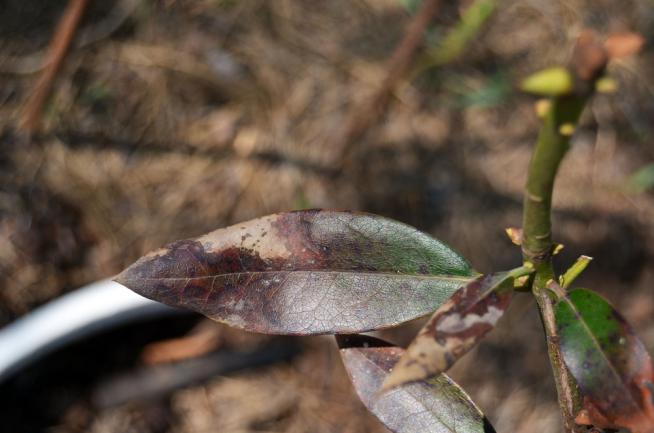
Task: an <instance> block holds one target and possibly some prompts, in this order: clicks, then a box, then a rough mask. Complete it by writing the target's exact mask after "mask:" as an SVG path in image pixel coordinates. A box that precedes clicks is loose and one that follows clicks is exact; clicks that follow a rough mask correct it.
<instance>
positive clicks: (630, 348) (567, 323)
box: [556, 289, 654, 433]
mask: <svg viewBox="0 0 654 433" xmlns="http://www.w3.org/2000/svg"><path fill="white" fill-rule="evenodd" d="M556 322H557V328H558V334H559V338H560V345H561V352H562V355H563V360H564V361H565V364H566V366H567V367H568V369H569V370H570V373H571V374H572V376H573V377H574V378H575V380H576V381H577V384H578V386H579V390H580V393H581V396H582V398H583V410H582V411H581V412H580V413H579V414H578V416H577V419H576V422H577V423H579V424H586V425H594V426H596V427H599V428H628V429H630V430H631V433H652V432H654V369H653V367H652V361H651V359H650V356H649V354H648V353H647V350H646V349H645V347H644V345H643V343H642V342H641V341H640V340H639V339H638V337H637V336H636V335H635V334H634V332H633V330H632V329H631V327H630V326H629V324H627V322H626V321H625V320H624V318H623V317H622V316H621V315H620V313H618V312H617V311H616V310H615V309H614V308H613V307H612V306H611V305H610V304H609V303H608V302H607V301H606V300H605V299H604V298H602V297H601V296H600V295H598V294H596V293H594V292H591V291H590V290H586V289H576V290H573V291H572V292H570V293H569V294H568V296H567V297H565V298H563V299H562V300H561V301H560V302H559V303H558V305H557V307H556Z"/></svg>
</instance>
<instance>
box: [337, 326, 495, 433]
mask: <svg viewBox="0 0 654 433" xmlns="http://www.w3.org/2000/svg"><path fill="white" fill-rule="evenodd" d="M337 339H338V343H339V347H340V348H341V357H342V358H343V363H344V364H345V367H346V369H347V371H348V374H349V375H350V378H351V379H352V383H353V384H354V388H355V389H356V392H357V394H358V395H359V398H361V401H363V404H364V405H365V406H366V407H367V408H368V409H369V410H370V411H371V412H372V413H373V414H375V416H377V418H379V420H380V421H381V422H382V423H383V424H384V425H385V426H386V427H387V428H388V429H389V430H391V431H392V432H395V433H413V432H415V433H494V432H495V430H494V429H493V427H492V426H491V425H490V423H489V422H488V420H487V419H486V418H485V417H484V415H483V414H482V413H481V411H480V410H479V408H477V406H475V404H474V403H473V402H472V400H471V399H470V397H469V396H468V395H467V394H466V393H465V391H463V389H461V388H460V387H459V386H458V385H457V384H456V383H455V382H454V381H453V380H452V379H450V378H449V377H448V376H447V375H445V374H441V375H439V376H437V377H435V378H432V379H429V380H425V381H420V382H416V383H412V384H410V385H406V386H403V387H402V388H398V389H396V390H394V391H392V392H388V393H384V394H382V393H380V389H381V385H382V383H383V382H384V379H385V378H386V377H387V375H388V374H389V372H390V371H391V369H392V368H393V365H395V363H396V362H397V360H398V359H400V357H401V356H402V354H403V353H404V350H403V349H401V348H399V347H393V346H391V345H390V344H389V343H387V342H385V341H382V340H378V339H376V338H372V337H367V336H363V335H352V336H338V337H337Z"/></svg>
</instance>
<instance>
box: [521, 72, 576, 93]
mask: <svg viewBox="0 0 654 433" xmlns="http://www.w3.org/2000/svg"><path fill="white" fill-rule="evenodd" d="M573 87H574V79H573V78H572V74H571V73H570V71H568V70H567V69H566V68H564V67H561V66H555V67H552V68H547V69H543V70H542V71H539V72H536V73H535V74H533V75H530V76H529V77H527V78H525V80H524V81H523V82H522V84H521V85H520V88H521V89H522V90H523V91H525V92H527V93H533V94H535V95H545V96H560V95H565V94H568V93H570V92H571V91H572V89H573Z"/></svg>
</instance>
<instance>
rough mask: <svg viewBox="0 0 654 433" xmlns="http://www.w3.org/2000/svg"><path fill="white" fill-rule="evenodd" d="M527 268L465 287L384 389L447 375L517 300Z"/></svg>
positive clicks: (435, 319)
mask: <svg viewBox="0 0 654 433" xmlns="http://www.w3.org/2000/svg"><path fill="white" fill-rule="evenodd" d="M531 272H532V270H531V269H529V268H526V267H522V268H518V269H515V270H513V271H510V272H501V273H497V274H490V275H483V276H481V277H479V278H477V279H475V280H474V281H472V282H470V283H468V284H467V285H465V286H463V287H461V288H460V289H459V290H458V291H457V292H456V293H455V294H454V295H453V296H452V297H451V298H450V299H449V300H448V301H447V302H446V303H445V304H443V306H442V307H440V308H439V309H438V310H437V311H436V312H435V313H434V315H433V316H432V317H431V319H429V321H428V322H427V324H425V326H424V327H423V328H422V329H421V330H420V332H419V333H418V335H417V336H416V338H415V339H414V340H413V341H412V342H411V344H410V345H409V347H408V348H407V350H406V353H405V354H404V355H403V356H402V358H401V359H400V361H399V362H398V363H397V365H396V366H395V368H394V369H393V373H392V374H390V375H389V376H388V377H387V378H386V381H385V382H384V389H385V390H387V389H391V388H394V387H397V386H400V385H403V384H405V383H409V382H413V381H416V380H421V379H426V378H429V377H432V376H434V375H437V374H439V373H442V372H444V371H446V370H447V369H448V368H450V367H451V366H452V364H454V363H455V362H456V361H457V360H458V359H459V358H460V357H461V356H463V355H464V354H465V353H466V352H468V351H469V350H470V349H471V348H472V347H473V346H474V345H475V344H477V341H479V340H480V339H481V338H482V337H483V336H484V335H486V333H488V332H489V331H490V330H492V329H493V328H494V327H495V324H496V323H497V321H498V320H499V319H500V317H502V315H503V314H504V311H506V309H507V308H508V306H509V303H510V302H511V297H512V296H513V283H514V280H515V279H516V278H519V277H522V276H525V275H528V274H529V273H531Z"/></svg>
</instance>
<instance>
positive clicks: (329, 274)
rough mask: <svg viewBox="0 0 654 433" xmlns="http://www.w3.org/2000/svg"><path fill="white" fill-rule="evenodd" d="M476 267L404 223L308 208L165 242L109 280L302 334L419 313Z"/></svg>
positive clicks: (374, 325)
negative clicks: (114, 279) (197, 236)
mask: <svg viewBox="0 0 654 433" xmlns="http://www.w3.org/2000/svg"><path fill="white" fill-rule="evenodd" d="M476 275H477V274H476V273H475V272H474V271H473V270H472V268H471V267H470V265H469V264H468V263H467V262H466V261H465V260H464V259H463V258H462V257H461V256H459V255H458V254H457V253H456V252H454V251H453V250H452V249H450V248H449V247H448V246H446V245H444V244H443V243H441V242H439V241H437V240H435V239H433V238H431V237H430V236H428V235H426V234H424V233H421V232H419V231H418V230H416V229H414V228H412V227H409V226H407V225H405V224H401V223H398V222H396V221H392V220H389V219H386V218H382V217H379V216H376V215H370V214H365V213H353V212H340V211H328V210H309V211H298V212H288V213H280V214H275V215H270V216H267V217H263V218H258V219H255V220H252V221H248V222H245V223H241V224H237V225H234V226H232V227H227V228H224V229H219V230H216V231H214V232H211V233H209V234H206V235H204V236H201V237H199V238H196V239H187V240H182V241H178V242H175V243H172V244H170V245H168V246H167V247H164V248H162V249H159V250H157V251H155V252H153V253H150V254H148V255H146V256H144V257H143V258H141V259H140V260H138V261H137V262H136V263H134V264H133V265H132V266H130V267H129V268H127V269H126V270H125V271H123V272H122V273H121V274H120V275H118V276H117V277H116V281H118V282H119V283H121V284H124V285H125V286H127V287H129V288H131V289H132V290H134V291H136V292H137V293H139V294H141V295H143V296H145V297H147V298H151V299H154V300H157V301H160V302H163V303H165V304H168V305H172V306H179V307H186V308H190V309H192V310H195V311H198V312H200V313H202V314H204V315H206V316H208V317H209V318H211V319H214V320H218V321H221V322H224V323H227V324H229V325H232V326H236V327H240V328H243V329H246V330H249V331H255V332H261V333H270V334H302V335H306V334H321V333H355V332H363V331H366V330H372V329H378V328H383V327H389V326H394V325H397V324H399V323H402V322H405V321H408V320H412V319H415V318H417V317H420V316H424V315H426V314H429V313H431V312H432V311H434V310H436V309H437V308H438V307H439V306H440V305H441V304H443V302H445V301H446V300H447V299H448V298H449V297H450V296H451V295H452V293H454V291H456V289H457V288H458V287H460V286H461V285H462V284H466V283H467V282H469V281H471V280H472V279H474V278H475V277H476Z"/></svg>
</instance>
